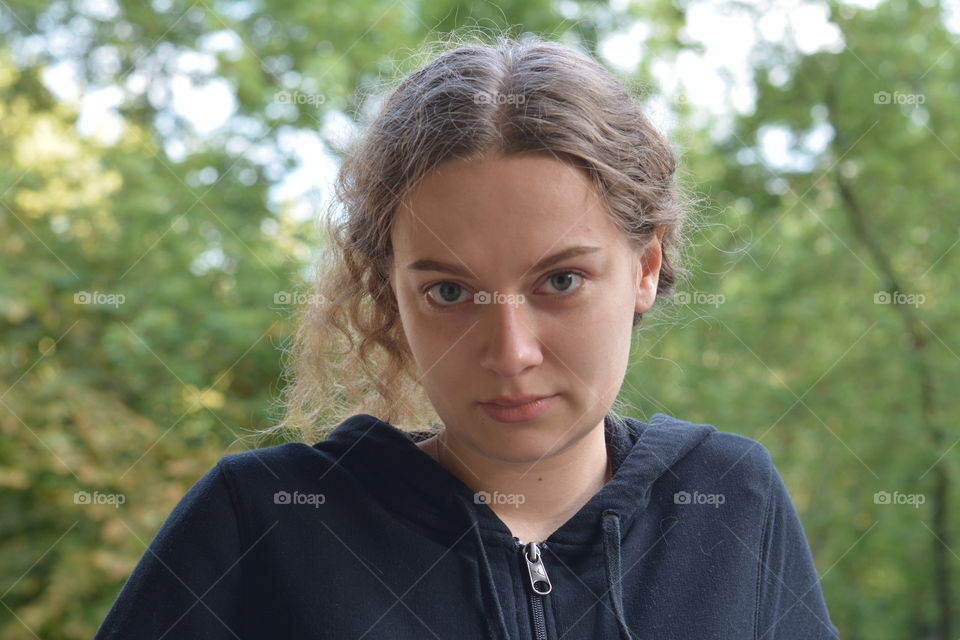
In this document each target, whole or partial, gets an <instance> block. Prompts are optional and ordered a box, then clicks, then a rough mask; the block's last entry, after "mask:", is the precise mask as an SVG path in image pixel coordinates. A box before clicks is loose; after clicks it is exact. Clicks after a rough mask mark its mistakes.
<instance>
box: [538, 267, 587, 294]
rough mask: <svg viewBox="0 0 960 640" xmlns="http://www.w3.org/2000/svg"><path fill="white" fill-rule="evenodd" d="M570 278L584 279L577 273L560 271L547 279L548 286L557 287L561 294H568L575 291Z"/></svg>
mask: <svg viewBox="0 0 960 640" xmlns="http://www.w3.org/2000/svg"><path fill="white" fill-rule="evenodd" d="M570 276H573V277H574V278H583V276H582V275H580V274H579V273H577V272H575V271H558V272H556V273H554V274H553V275H551V276H550V277H549V278H547V284H552V285H554V286H556V287H557V288H558V289H559V290H560V293H566V292H568V291H572V290H573V285H571V284H570Z"/></svg>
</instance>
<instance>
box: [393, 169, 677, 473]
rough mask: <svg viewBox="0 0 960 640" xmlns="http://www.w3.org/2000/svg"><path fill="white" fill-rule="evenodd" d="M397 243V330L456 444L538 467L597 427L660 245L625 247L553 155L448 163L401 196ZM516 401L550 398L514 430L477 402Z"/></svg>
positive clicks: (652, 287) (581, 179)
mask: <svg viewBox="0 0 960 640" xmlns="http://www.w3.org/2000/svg"><path fill="white" fill-rule="evenodd" d="M391 240H392V245H393V263H392V268H391V274H390V282H391V286H392V287H393V289H394V292H395V294H396V297H397V303H398V305H399V310H400V318H401V321H402V324H403V330H404V333H405V335H406V338H407V341H408V343H409V345H410V348H411V351H412V353H413V357H414V359H415V361H416V366H417V369H418V371H419V374H420V376H421V384H422V385H423V388H424V390H425V391H426V394H427V396H428V397H429V399H430V401H431V403H432V404H433V406H434V408H435V409H436V411H437V415H438V416H439V417H440V419H441V420H442V421H443V424H444V425H445V427H446V428H447V430H448V431H449V432H450V433H451V435H452V436H453V437H455V438H457V439H458V440H460V441H461V442H463V443H464V444H466V445H467V446H470V447H471V448H473V449H474V450H476V451H478V452H480V453H482V454H484V455H486V456H489V457H491V458H494V459H498V460H502V461H510V462H523V461H535V460H539V459H540V458H542V457H545V456H549V455H552V454H554V453H557V452H559V451H561V450H563V449H565V448H566V447H567V446H569V445H571V444H574V443H575V442H577V441H578V440H579V439H580V438H582V437H583V436H585V435H586V434H587V433H589V432H590V431H591V430H592V429H593V428H595V427H597V426H598V425H600V424H602V421H603V417H604V415H605V414H606V413H607V411H608V410H609V409H610V407H611V405H612V403H613V401H614V399H615V398H616V396H617V394H618V392H619V390H620V386H621V384H622V382H623V377H624V375H625V373H626V367H627V362H628V357H629V353H630V339H631V335H632V322H633V314H634V312H644V311H646V310H648V309H649V308H650V306H651V305H652V304H653V301H654V298H655V296H656V288H657V277H658V273H659V270H660V243H659V238H653V239H652V240H651V242H650V243H649V244H648V245H647V248H646V250H645V252H644V255H643V256H641V255H640V254H639V253H637V252H636V251H635V250H633V249H632V248H631V247H630V246H629V245H628V243H627V237H626V236H625V235H624V234H623V232H621V231H620V229H619V228H617V227H616V226H615V225H614V224H613V222H612V221H611V219H610V218H609V214H608V213H607V212H606V210H605V208H604V204H603V202H602V200H601V199H600V196H599V194H598V193H597V192H596V190H595V188H594V187H593V184H592V183H591V182H590V179H589V177H588V176H587V175H586V174H585V173H583V172H582V171H580V170H578V169H576V168H575V167H573V166H571V165H569V164H567V163H565V162H562V161H560V160H557V159H555V158H554V157H553V156H551V155H547V154H531V153H528V154H517V155H511V156H507V157H503V156H501V157H496V158H490V157H486V158H484V159H482V160H472V161H469V162H467V161H463V160H451V161H449V162H447V163H445V164H443V165H441V166H440V167H438V168H437V170H435V171H433V172H432V173H430V174H429V175H427V176H426V177H425V179H424V180H423V181H421V182H420V183H419V184H418V185H416V187H415V188H414V189H413V190H412V191H411V192H410V193H409V194H408V195H407V197H406V198H405V199H404V201H403V203H402V204H401V206H400V208H399V209H398V211H397V215H396V219H395V220H394V225H393V227H392V230H391ZM575 247H586V248H587V249H586V250H584V251H583V252H582V253H574V252H573V251H572V249H573V248H575ZM561 253H568V254H569V255H568V256H567V257H563V258H562V259H557V260H551V258H552V257H554V256H557V255H558V254H561ZM441 263H443V264H441ZM444 265H447V266H448V267H449V270H447V269H446V268H445V266H444ZM517 395H548V396H555V397H553V398H552V399H551V400H550V401H549V402H548V403H547V405H546V410H545V411H543V412H542V414H540V415H539V416H537V417H536V418H533V419H530V420H526V421H520V422H505V421H502V420H500V419H497V418H495V417H491V416H490V415H488V413H487V411H485V409H484V408H483V406H481V404H480V403H481V402H483V401H487V400H490V399H492V398H496V397H498V396H517Z"/></svg>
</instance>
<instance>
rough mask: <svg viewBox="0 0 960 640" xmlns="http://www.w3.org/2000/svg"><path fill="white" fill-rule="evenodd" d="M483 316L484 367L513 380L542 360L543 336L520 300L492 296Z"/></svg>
mask: <svg viewBox="0 0 960 640" xmlns="http://www.w3.org/2000/svg"><path fill="white" fill-rule="evenodd" d="M486 304H487V305H488V308H486V309H483V311H482V313H481V316H482V317H481V320H480V327H478V328H479V329H480V330H481V332H482V335H483V340H484V342H483V356H482V361H481V365H482V366H483V367H485V368H487V369H490V370H492V371H495V372H496V373H498V374H499V375H501V376H504V377H513V376H517V375H519V374H520V373H522V372H523V371H524V370H525V369H527V368H528V367H531V366H535V365H538V364H540V363H541V362H542V361H543V351H542V348H541V344H540V336H539V335H538V334H537V327H536V325H535V322H534V317H533V314H532V313H531V309H530V307H529V306H528V305H527V304H526V303H525V302H524V301H523V300H522V299H521V298H512V297H508V296H503V295H500V296H497V295H492V294H491V295H490V298H489V300H488V302H487V303H486Z"/></svg>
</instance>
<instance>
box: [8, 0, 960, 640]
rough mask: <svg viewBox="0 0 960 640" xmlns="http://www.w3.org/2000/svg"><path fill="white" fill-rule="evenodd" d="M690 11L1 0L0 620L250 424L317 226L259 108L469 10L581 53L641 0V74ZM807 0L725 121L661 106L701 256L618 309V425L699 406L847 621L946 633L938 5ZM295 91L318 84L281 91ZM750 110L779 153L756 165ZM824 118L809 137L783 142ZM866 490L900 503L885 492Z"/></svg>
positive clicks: (951, 183)
mask: <svg viewBox="0 0 960 640" xmlns="http://www.w3.org/2000/svg"><path fill="white" fill-rule="evenodd" d="M695 4H698V3H677V4H670V3H666V2H649V3H636V4H630V5H626V6H623V5H617V6H618V8H613V7H611V6H606V5H600V4H597V3H587V2H582V3H574V2H566V3H561V4H554V3H550V2H543V1H537V2H507V3H499V4H497V5H493V4H484V5H469V4H464V3H459V2H448V1H444V0H428V1H424V2H419V3H416V4H414V3H403V2H401V3H395V2H380V1H369V0H367V1H363V2H353V3H349V4H346V5H343V4H341V5H336V6H335V5H334V4H333V3H304V2H286V1H274V2H270V3H268V4H267V5H266V6H262V5H261V3H258V2H207V3H203V2H193V3H191V2H183V1H180V0H164V1H161V0H154V2H150V3H145V2H137V1H132V0H120V1H118V2H116V3H115V5H114V6H113V9H112V10H111V9H110V7H111V3H93V2H80V1H77V2H63V1H60V2H53V3H46V2H26V1H11V0H7V1H6V2H5V3H4V6H2V7H0V33H3V34H4V40H3V48H2V49H0V141H2V143H0V265H2V266H0V331H2V341H0V429H2V433H3V438H2V440H0V512H2V514H3V518H2V520H0V522H2V524H0V545H2V547H0V548H2V559H0V585H2V586H0V602H2V603H3V604H4V608H3V609H0V635H2V637H4V638H32V637H37V636H39V637H57V638H85V637H90V635H92V633H93V631H94V630H95V629H96V627H97V625H98V624H99V622H100V620H101V619H102V618H103V616H104V615H105V613H106V611H107V609H108V608H109V606H110V605H111V603H112V602H113V599H114V598H115V596H116V594H117V592H118V590H119V588H120V586H121V585H122V583H123V581H124V579H125V578H126V577H127V575H128V574H129V572H130V570H131V569H132V568H133V566H134V565H135V563H136V561H137V559H138V558H139V557H140V555H141V554H142V553H143V551H144V549H145V546H146V544H147V543H148V542H149V540H150V539H151V538H152V536H153V535H154V534H155V533H156V530H157V528H158V527H159V526H160V524H161V523H162V521H163V519H164V518H165V517H166V515H167V514H168V513H169V511H170V509H171V508H172V507H173V505H174V504H175V503H176V502H177V500H179V498H180V497H181V496H182V495H183V494H184V493H185V491H186V490H187V489H188V488H189V487H190V486H191V485H192V484H193V483H194V482H195V481H196V480H197V479H198V478H199V476H200V475H201V474H202V473H203V472H204V471H205V470H207V469H208V468H209V467H210V466H212V465H213V464H214V463H215V462H216V460H217V459H218V458H219V457H220V456H222V455H224V454H225V453H228V452H230V451H236V450H242V449H244V448H247V447H249V446H251V444H250V441H248V440H246V439H245V438H246V436H247V435H249V433H250V431H251V430H252V429H255V428H263V427H265V426H268V425H269V424H270V421H271V418H273V417H275V413H274V409H275V407H274V406H273V403H274V402H275V399H276V396H277V394H278V392H279V389H280V384H281V378H280V367H281V357H282V351H281V348H282V345H283V343H284V341H285V340H286V339H287V338H288V337H289V335H290V332H291V331H292V326H291V323H290V315H291V314H290V311H291V310H292V309H291V305H290V304H289V300H290V296H288V295H285V293H284V292H293V291H296V290H297V287H298V283H299V282H300V279H301V277H302V274H303V273H304V272H305V270H306V268H307V267H308V266H309V264H310V262H311V259H312V258H313V257H314V255H315V253H316V251H318V250H322V246H319V242H318V239H317V237H316V235H315V233H314V227H313V226H312V225H311V224H310V223H308V222H303V221H298V219H297V218H296V217H292V216H289V215H287V214H288V213H289V205H281V206H280V207H279V208H277V207H271V205H270V202H269V199H268V189H269V188H270V186H271V185H273V184H275V183H277V181H278V180H279V179H280V178H281V177H282V176H283V175H284V173H285V172H287V171H289V170H290V169H291V167H292V166H293V165H294V160H293V158H292V157H291V155H290V153H289V149H287V148H285V146H284V145H283V144H282V143H281V139H282V134H283V133H284V132H290V131H296V130H298V129H300V130H311V131H320V132H321V133H322V134H323V136H324V138H325V140H326V141H327V142H328V144H329V146H330V148H331V149H333V150H336V149H337V146H338V145H337V141H336V140H335V139H332V138H331V137H330V136H328V135H327V134H326V133H325V132H326V129H325V128H324V124H325V123H326V122H327V120H326V118H327V116H328V115H329V114H330V113H332V112H334V111H335V110H336V111H339V112H342V113H344V114H347V115H348V116H349V117H351V118H357V119H359V118H360V117H361V113H360V107H361V104H360V101H359V99H358V95H359V94H358V89H360V90H362V89H364V88H369V87H371V86H376V85H377V83H379V82H381V81H382V79H383V78H384V77H387V76H390V75H391V74H395V73H401V72H403V71H405V70H408V69H409V68H410V65H412V64H414V62H415V61H413V60H411V59H408V58H406V57H405V53H409V52H413V51H415V50H418V47H420V45H421V43H423V42H424V40H425V39H429V38H432V37H435V36H437V34H442V33H443V32H444V31H448V30H450V29H454V28H457V27H461V26H463V25H466V24H477V25H480V26H481V27H482V26H484V25H486V26H491V27H497V28H504V27H510V26H512V27H513V30H514V31H515V32H517V33H519V32H523V31H529V32H536V33H539V34H543V35H546V36H548V37H555V38H561V39H564V40H569V41H574V42H580V43H582V45H583V46H584V47H585V48H586V49H588V50H590V51H591V52H593V53H596V52H597V47H598V42H600V41H601V40H602V39H603V38H604V37H605V36H606V35H609V34H611V33H613V32H615V31H617V30H619V29H621V28H623V26H624V25H626V24H628V22H629V21H631V20H643V21H646V22H648V23H649V24H650V25H653V27H654V28H653V29H652V31H651V36H650V39H649V40H648V41H647V43H646V45H645V51H646V54H647V55H646V56H645V57H643V58H642V59H641V63H640V65H639V66H638V68H637V69H636V71H635V72H633V73H632V74H631V75H630V76H628V77H624V79H625V80H628V81H630V82H631V83H636V84H644V83H647V82H649V81H650V80H651V78H652V77H653V75H652V64H653V62H654V61H660V62H667V63H668V64H675V63H676V61H677V60H678V59H679V58H680V56H682V55H684V54H685V53H689V52H691V51H697V50H698V47H697V45H695V44H691V41H690V39H689V38H688V37H687V35H686V31H685V24H686V22H685V21H686V16H687V13H688V12H689V11H690V10H692V9H691V8H692V7H693V5H695ZM723 6H724V7H725V10H726V11H729V12H744V13H748V14H749V13H750V12H751V11H755V10H753V9H751V8H750V6H749V5H747V4H744V3H735V2H734V3H728V4H723ZM829 6H830V12H831V13H830V19H831V21H832V22H833V23H834V24H835V25H836V26H837V27H838V29H839V30H840V33H841V34H842V39H843V42H844V43H845V45H846V46H844V47H842V48H841V49H839V50H837V51H819V52H816V53H812V54H804V53H802V52H800V51H799V50H798V49H797V47H795V46H793V45H791V44H790V43H789V42H788V41H783V42H765V43H764V44H762V45H758V47H757V51H755V52H754V55H753V56H752V57H751V64H752V69H753V73H754V78H753V79H754V83H755V85H756V90H757V103H756V109H755V110H754V111H753V112H752V113H750V114H747V115H743V116H739V117H737V118H736V120H735V122H734V123H733V124H732V127H731V128H730V129H729V130H728V131H726V132H725V133H724V134H723V135H720V136H719V137H718V136H715V135H712V133H711V132H712V131H713V130H714V127H715V125H716V124H717V123H715V122H707V123H703V122H700V121H697V120H695V119H694V118H693V117H692V115H693V107H692V106H691V105H690V104H688V103H687V101H684V100H678V101H677V103H675V104H673V105H671V106H673V107H675V108H676V110H677V112H678V113H679V115H680V120H679V125H678V127H677V128H676V129H675V130H674V131H673V132H672V134H671V135H672V136H673V137H674V138H675V140H676V141H677V143H678V145H679V146H680V147H681V148H682V149H683V165H684V168H683V173H684V181H685V183H686V184H687V185H688V186H689V187H690V188H691V189H694V190H696V191H697V192H699V193H702V194H703V195H704V205H705V206H704V208H703V210H702V215H701V217H702V222H703V223H704V224H702V225H701V226H700V227H699V228H698V230H697V233H696V234H694V236H693V238H692V239H693V241H694V245H693V247H692V249H691V251H690V255H689V257H690V258H691V260H692V261H693V262H692V264H691V267H692V269H693V271H694V274H695V275H694V276H693V278H692V279H691V281H690V282H688V283H686V284H685V285H683V286H682V287H681V290H680V292H679V293H678V297H677V298H676V299H675V300H674V301H673V302H666V303H665V304H664V305H663V310H662V311H661V312H659V313H654V314H652V315H651V316H649V317H647V318H645V319H644V324H643V327H642V329H641V331H640V333H639V337H638V339H637V340H636V343H635V348H636V353H635V356H634V359H633V364H632V366H631V368H630V370H629V372H628V376H627V379H626V381H625V385H624V392H623V394H622V399H623V400H625V401H627V402H629V403H630V404H632V406H633V408H634V410H631V411H630V413H631V414H632V415H636V416H637V417H640V418H644V417H649V415H650V414H652V413H653V412H657V411H662V412H665V413H670V414H672V415H676V416H679V417H682V418H685V419H688V420H692V421H698V422H709V423H712V424H715V425H717V426H718V428H720V429H721V430H724V431H734V432H738V433H742V434H744V435H747V436H749V437H752V438H755V439H757V440H759V441H761V442H762V443H763V444H764V445H765V446H766V447H767V448H769V449H770V451H771V453H772V454H773V457H774V460H775V462H776V464H777V466H778V468H779V469H780V470H781V473H782V474H783V475H784V477H785V480H786V482H787V485H788V487H789V488H790V490H791V494H792V495H793V498H794V500H795V503H796V505H797V508H798V510H799V511H800V515H801V518H802V520H803V523H804V526H805V529H806V532H807V535H808V538H809V541H810V545H811V548H812V549H813V551H814V556H815V560H816V563H817V567H818V569H819V570H820V572H821V574H822V583H823V589H824V593H825V596H826V599H827V603H828V606H829V608H830V611H831V615H832V618H833V621H834V623H835V624H836V625H837V626H838V627H839V628H840V630H841V633H842V634H843V636H844V638H848V639H854V638H870V639H871V640H875V639H877V638H905V637H909V638H942V639H943V640H946V638H955V637H956V634H957V632H958V631H957V629H958V627H960V623H958V622H957V621H956V620H955V619H954V620H953V621H952V625H953V626H952V627H951V626H950V624H951V623H950V620H949V615H948V614H949V612H950V611H951V610H952V611H954V612H955V611H956V600H957V597H958V596H957V593H956V589H955V588H954V589H953V591H951V590H950V586H951V580H952V581H953V582H956V580H957V579H956V576H957V575H958V574H960V566H958V565H960V553H958V551H960V543H958V542H957V534H956V531H957V511H958V509H957V507H958V501H957V497H956V478H957V474H958V455H957V453H958V451H960V449H958V448H956V447H954V446H953V445H955V444H956V438H957V433H956V428H955V426H954V425H955V424H956V422H957V420H956V418H957V416H958V415H960V412H958V404H957V403H958V400H957V397H956V396H954V395H953V393H952V392H951V391H950V390H951V389H956V388H957V386H958V382H960V380H958V377H960V376H958V372H960V368H958V366H957V360H958V357H960V356H958V353H960V341H958V339H957V329H956V326H957V324H956V318H957V316H958V313H957V312H958V303H957V301H956V298H955V297H951V294H950V292H951V291H952V292H956V291H957V279H956V276H955V274H956V273H958V266H960V265H958V250H957V248H956V247H957V246H958V244H960V231H958V226H960V225H958V218H957V214H956V213H955V212H954V211H953V210H952V205H954V204H955V203H956V202H958V201H960V198H958V196H960V193H958V190H960V185H958V181H957V180H956V176H957V169H958V168H960V155H958V153H960V122H958V121H957V118H956V117H955V115H954V114H955V113H956V111H955V105H956V104H957V100H958V98H960V95H958V92H960V88H958V83H957V81H956V78H957V74H956V70H955V68H954V66H955V61H956V55H957V54H956V50H955V49H954V46H955V44H956V42H957V34H956V33H953V32H951V31H948V30H947V29H946V28H945V27H944V20H943V9H942V7H940V6H939V4H937V3H934V2H932V1H931V2H927V3H921V4H909V5H908V4H906V3H900V2H888V3H884V4H881V5H880V6H879V7H878V8H876V9H873V10H865V9H855V8H852V7H848V6H844V5H838V4H833V3H831V4H830V5H829ZM104 7H106V8H104ZM570 16H574V17H575V19H570ZM755 17H756V18H757V19H758V20H759V18H760V13H759V12H758V13H756V16H755ZM518 25H519V26H518ZM216 32H221V33H230V32H232V33H233V34H235V35H236V37H238V38H239V41H240V42H241V43H242V46H241V48H240V50H239V52H236V51H227V50H224V51H221V52H220V53H218V54H217V65H216V68H215V69H214V70H212V71H210V72H209V73H207V75H206V76H205V75H204V72H203V71H198V72H197V74H198V76H197V82H198V83H201V84H202V83H204V82H207V81H209V80H210V79H212V78H221V79H224V80H226V81H227V82H228V83H229V86H230V87H231V89H232V91H233V93H234V95H235V97H236V99H237V110H236V112H235V113H234V115H233V117H232V118H231V121H230V124H229V125H228V126H227V127H225V128H224V129H223V130H222V131H218V132H215V133H213V134H211V135H210V136H208V137H203V136H198V135H197V134H196V132H194V131H193V130H192V129H191V128H190V127H191V126H190V124H189V123H188V122H186V121H185V120H183V119H182V118H179V117H176V116H174V115H172V111H171V109H170V99H171V94H170V88H171V80H172V76H173V71H172V69H171V67H170V61H171V59H172V57H173V56H174V55H176V54H177V53H183V52H188V51H193V50H198V49H200V48H201V47H202V45H203V43H204V39H205V38H208V37H209V36H210V34H212V33H216ZM65 57H66V58H69V59H71V60H75V61H78V62H79V63H80V68H81V69H82V71H83V74H84V79H85V82H86V83H88V87H89V88H96V87H109V86H118V87H123V88H124V89H125V92H126V93H125V96H126V98H125V100H124V102H123V104H122V106H121V107H120V108H119V109H118V111H119V113H120V115H121V116H122V118H123V121H124V129H123V133H122V135H121V137H120V139H119V140H117V141H116V143H114V144H103V143H99V142H97V141H96V140H95V139H92V138H88V137H81V136H80V135H79V134H78V133H77V131H76V127H75V124H76V119H77V115H78V114H77V113H75V112H74V111H73V110H72V109H71V107H69V106H68V105H67V104H65V103H63V102H61V101H60V100H58V99H57V97H56V96H55V95H54V94H52V93H51V92H50V91H49V90H48V88H47V87H46V86H45V84H44V82H43V81H42V78H43V73H44V70H45V69H47V70H49V69H50V68H51V67H52V66H53V65H54V64H55V63H56V62H57V61H58V60H62V59H64V58H65ZM138 86H139V87H146V88H148V90H142V91H140V90H137V87H138ZM298 90H302V91H305V92H319V93H322V95H323V96H324V101H323V103H322V104H311V105H291V104H287V105H279V104H278V98H277V95H278V92H281V91H298ZM884 96H886V97H884ZM918 96H919V98H918ZM719 99H720V96H718V100H719ZM771 131H779V132H784V134H785V135H787V136H788V139H789V140H790V141H791V146H792V150H793V151H794V153H795V155H796V157H798V158H800V159H801V160H802V162H800V163H799V165H798V166H794V167H783V166H776V165H774V164H773V163H772V162H771V161H770V160H769V158H767V157H766V156H765V154H764V152H763V149H762V145H761V141H762V140H763V139H764V136H766V135H768V134H769V133H770V132H771ZM817 132H819V133H823V132H827V133H828V135H827V139H828V142H827V144H825V145H823V146H821V147H819V148H815V147H814V148H810V147H805V146H804V141H805V140H809V138H807V137H806V136H808V135H809V134H811V133H813V134H816V133H817ZM814 137H815V136H814ZM904 296H912V297H910V298H906V297H904ZM883 300H892V301H893V303H886V304H885V303H883ZM898 300H900V301H904V303H903V304H897V303H896V301H898ZM267 444H270V443H269V442H268V443H264V444H263V446H265V445H267ZM884 491H886V492H889V493H893V492H894V491H897V492H899V493H901V494H923V495H924V496H925V501H924V504H923V505H921V506H919V507H918V508H914V507H911V506H906V505H891V504H878V503H877V502H876V500H875V497H874V496H875V494H876V493H877V492H884ZM78 492H87V493H88V494H94V492H98V493H99V494H101V497H102V496H104V495H105V496H122V498H108V500H113V502H118V501H119V500H122V501H123V502H122V504H111V503H109V502H108V503H100V504H96V503H94V502H96V500H91V501H90V502H89V503H88V502H85V498H84V497H83V495H84V494H82V493H78Z"/></svg>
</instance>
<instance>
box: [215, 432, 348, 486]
mask: <svg viewBox="0 0 960 640" xmlns="http://www.w3.org/2000/svg"><path fill="white" fill-rule="evenodd" d="M336 464H337V460H336V459H335V458H334V457H333V456H331V455H330V453H329V452H328V451H325V450H324V449H323V448H322V447H318V446H316V445H313V446H311V445H309V444H307V443H305V442H285V443H283V444H277V445H273V446H269V447H259V448H253V449H248V450H246V451H240V452H237V453H228V454H225V455H224V456H222V457H221V458H220V459H219V460H218V461H217V463H216V465H215V466H216V468H218V469H219V470H220V471H221V472H222V473H223V474H224V475H225V476H226V477H227V479H228V482H230V483H231V484H234V485H238V484H244V485H254V486H262V485H264V484H266V485H271V484H277V483H286V482H298V481H301V480H303V479H304V478H307V477H313V478H316V477H317V474H318V472H320V473H321V474H322V472H323V471H324V470H325V469H329V468H331V467H333V466H335V465H336Z"/></svg>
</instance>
